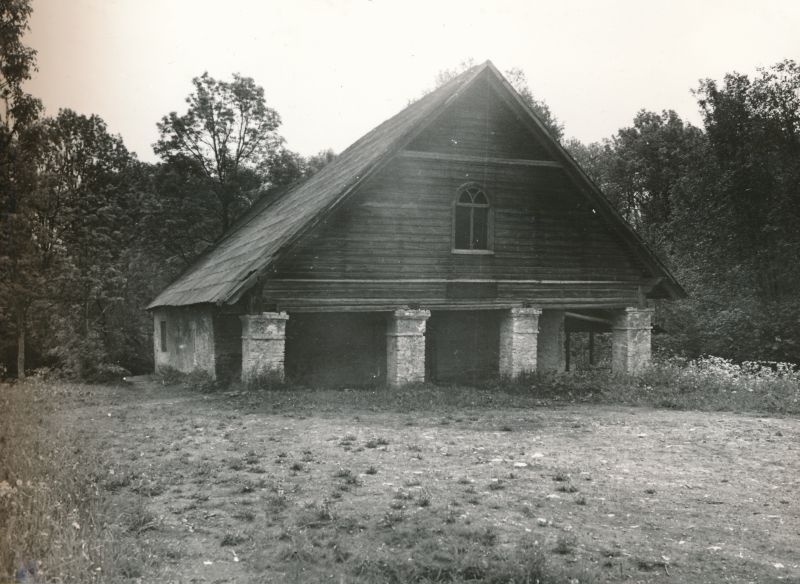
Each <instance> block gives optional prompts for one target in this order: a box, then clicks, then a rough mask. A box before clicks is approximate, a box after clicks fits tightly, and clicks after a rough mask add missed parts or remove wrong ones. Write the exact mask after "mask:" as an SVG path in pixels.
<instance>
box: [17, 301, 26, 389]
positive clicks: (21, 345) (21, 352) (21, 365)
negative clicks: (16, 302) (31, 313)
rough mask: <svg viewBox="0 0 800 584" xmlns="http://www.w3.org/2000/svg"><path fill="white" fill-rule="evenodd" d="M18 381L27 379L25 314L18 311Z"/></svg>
mask: <svg viewBox="0 0 800 584" xmlns="http://www.w3.org/2000/svg"><path fill="white" fill-rule="evenodd" d="M17 379H19V380H23V379H25V312H24V311H23V310H22V309H18V310H17Z"/></svg>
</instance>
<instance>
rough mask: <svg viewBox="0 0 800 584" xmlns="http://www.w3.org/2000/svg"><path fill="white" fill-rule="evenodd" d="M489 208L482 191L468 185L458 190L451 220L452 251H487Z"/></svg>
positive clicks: (489, 220)
mask: <svg viewBox="0 0 800 584" xmlns="http://www.w3.org/2000/svg"><path fill="white" fill-rule="evenodd" d="M490 227H491V206H490V205H489V199H488V197H487V196H486V193H485V192H484V191H483V189H482V188H481V187H480V186H478V185H477V184H474V183H468V184H466V185H463V186H461V187H460V188H459V189H458V197H457V198H456V202H455V210H454V218H453V249H454V250H458V251H488V250H489V231H490Z"/></svg>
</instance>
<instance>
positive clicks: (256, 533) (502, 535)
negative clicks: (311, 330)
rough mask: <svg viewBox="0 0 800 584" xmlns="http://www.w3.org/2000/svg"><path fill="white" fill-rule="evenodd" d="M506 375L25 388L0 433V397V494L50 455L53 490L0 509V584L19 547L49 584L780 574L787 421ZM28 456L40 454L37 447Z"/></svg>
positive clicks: (799, 545)
mask: <svg viewBox="0 0 800 584" xmlns="http://www.w3.org/2000/svg"><path fill="white" fill-rule="evenodd" d="M578 381H580V378H579V379H578ZM526 383H529V384H535V385H531V386H528V387H523V386H518V385H517V386H513V387H512V386H507V387H502V388H501V387H491V388H479V389H469V388H456V387H449V388H448V387H441V388H434V387H429V386H418V387H411V388H405V389H403V390H400V391H394V390H364V391H353V390H349V391H345V390H340V391H337V390H311V389H303V388H298V389H296V390H289V389H287V388H285V387H281V388H280V391H247V390H246V388H235V389H234V390H233V391H227V392H224V391H216V392H212V393H202V392H198V391H196V390H193V389H189V388H187V387H183V386H181V385H173V386H165V385H161V384H158V383H152V384H140V385H137V386H135V387H133V388H131V387H129V388H121V387H104V386H93V387H87V386H49V387H41V388H40V389H39V390H38V391H40V393H39V394H37V395H40V397H41V399H42V400H44V404H43V405H47V403H50V402H51V401H52V399H51V398H50V396H53V395H55V396H57V397H58V401H57V403H58V406H59V407H58V408H57V409H55V408H52V407H49V406H48V407H42V404H40V402H31V407H30V411H29V412H28V413H26V414H25V415H24V416H23V417H22V419H24V420H27V421H28V425H27V426H26V427H25V428H17V429H16V430H13V432H10V431H8V430H7V429H6V426H5V419H4V418H3V416H4V415H5V411H6V410H5V409H3V410H0V422H2V424H0V432H2V436H3V439H4V440H13V443H14V444H25V445H26V447H25V448H20V449H16V452H19V453H22V452H24V453H25V454H15V455H14V456H15V457H17V458H18V460H16V461H10V462H9V461H6V460H2V461H0V462H2V464H3V466H2V467H0V468H9V469H15V468H21V469H22V471H24V473H31V474H23V472H22V471H20V470H11V471H3V470H0V472H8V473H9V474H8V478H5V477H0V481H2V480H6V482H7V483H8V489H10V488H14V489H17V490H15V491H14V492H13V493H12V494H11V495H4V494H3V492H4V491H0V505H5V502H6V499H9V500H12V499H11V497H13V500H15V501H16V500H17V499H18V498H20V493H21V490H20V488H19V487H14V486H13V485H16V479H17V478H18V476H19V477H20V478H22V480H23V487H24V488H26V489H27V488H28V487H27V486H26V482H25V481H26V480H27V476H31V484H32V485H34V484H38V483H37V481H34V478H33V477H34V474H32V473H34V472H37V473H40V474H38V475H36V476H37V477H41V478H40V479H38V480H39V482H41V480H45V479H46V481H50V482H55V481H56V478H55V477H57V476H59V475H58V472H59V470H58V469H59V468H60V469H62V471H63V474H64V477H63V479H58V480H59V481H72V483H69V482H62V483H58V484H59V487H60V490H59V492H58V496H59V497H62V499H59V500H58V502H57V503H58V504H55V503H56V501H55V500H54V502H53V503H54V504H51V505H50V506H49V507H48V506H45V508H46V509H49V511H44V512H43V513H42V514H40V515H39V519H37V520H36V521H37V522H38V523H37V522H35V521H33V520H30V521H29V520H27V519H26V520H25V521H29V523H28V525H29V527H28V528H27V533H28V535H27V536H19V535H18V534H17V533H16V529H11V528H5V526H6V525H8V520H9V518H10V519H11V520H12V521H13V522H15V523H14V525H16V526H20V525H22V523H21V522H22V519H21V518H22V517H28V516H30V517H33V514H34V509H33V508H32V507H31V506H30V505H29V506H27V507H25V509H26V510H25V511H24V513H23V512H22V510H18V509H16V508H14V509H11V508H10V507H9V506H4V507H0V509H3V510H4V512H5V513H6V515H5V516H2V517H1V518H2V519H4V520H6V522H4V523H0V530H3V531H0V536H2V538H3V539H2V540H0V543H1V544H2V545H0V557H2V560H3V564H2V565H0V580H2V578H3V577H4V576H7V577H13V573H14V571H15V570H16V569H17V568H18V563H19V561H20V560H22V561H28V560H29V559H30V560H34V561H38V562H41V566H42V568H43V573H44V570H45V569H46V570H49V572H48V573H49V574H55V573H54V572H53V571H52V570H53V568H52V567H53V566H56V565H60V564H63V566H65V567H64V568H61V569H62V570H74V572H70V574H67V573H66V572H64V574H65V576H64V578H63V581H65V582H70V581H73V582H101V581H102V582H116V581H120V582H134V581H136V580H140V581H145V582H147V581H163V582H169V581H211V582H213V581H220V582H222V581H234V580H235V581H237V582H242V583H249V582H253V583H256V582H319V581H334V582H338V581H343V582H354V583H357V584H361V583H371V582H398V583H399V582H498V583H499V582H537V581H538V582H540V583H541V584H550V583H555V582H559V583H561V582H574V581H576V580H577V581H578V582H628V581H635V582H660V581H666V579H668V578H672V581H687V582H709V583H712V584H716V583H721V582H731V581H759V582H762V581H776V580H778V579H783V580H787V581H791V580H792V579H797V578H799V577H800V557H798V554H797V551H796V550H797V549H800V534H798V533H797V530H796V526H795V523H794V522H793V518H794V517H797V516H798V515H800V483H798V481H797V478H796V477H797V476H800V459H798V457H797V456H796V445H797V444H798V443H800V422H798V421H797V420H796V419H791V418H764V417H754V416H749V415H747V416H742V415H735V414H729V413H713V414H707V413H700V412H679V411H675V410H674V409H662V410H652V409H645V408H626V407H608V406H605V405H585V404H570V403H568V402H569V401H570V400H571V399H572V400H575V401H580V400H583V399H585V398H586V396H594V397H591V399H592V400H594V401H602V399H604V398H602V392H601V396H600V397H597V396H596V395H595V394H596V393H597V392H594V391H592V392H584V393H581V394H579V393H578V391H577V390H565V389H564V386H563V385H559V383H561V381H558V380H556V379H555V378H553V379H549V380H547V379H544V378H541V379H540V378H530V379H528V380H527V381H526ZM545 383H550V385H549V386H547V387H545V386H544V384H545ZM631 383H633V382H631ZM637 383H638V382H637ZM14 391H18V392H20V393H18V394H16V395H17V397H21V398H27V397H28V396H29V395H30V394H28V393H25V392H27V391H29V390H28V389H27V385H22V386H16V387H11V388H9V389H8V390H6V386H3V388H2V391H0V399H2V400H8V396H10V395H11V394H10V393H8V392H14ZM559 391H561V392H562V394H561V395H560V396H559V395H557V392H559ZM569 391H572V394H570V393H569ZM570 395H571V396H572V397H570ZM579 395H580V396H582V397H580V399H579V398H578V396H579ZM554 396H556V397H558V401H557V403H556V404H555V405H552V404H553V403H554V401H555V397H554ZM23 402H25V400H24V399H23ZM25 403H27V402H25ZM0 406H6V403H5V401H4V402H3V403H2V404H0ZM15 407H18V406H15ZM109 414H110V416H109ZM123 414H124V416H123ZM123 418H124V420H123ZM40 420H42V421H44V423H40ZM443 420H444V421H446V422H447V423H443ZM409 421H413V423H411V424H409ZM40 429H41V430H40ZM38 432H42V434H41V436H38V438H37V436H35V435H34V434H37V433H38ZM37 435H38V434H37ZM54 437H57V439H56V440H53V438H54ZM7 443H9V442H2V443H0V446H5V444H7ZM37 444H38V446H35V445H37ZM71 445H80V446H79V450H80V451H79V452H77V453H76V452H72V451H71V450H74V449H75V446H71ZM48 449H50V450H53V451H54V452H55V454H51V455H47V456H56V457H57V460H58V461H59V464H57V465H52V466H50V465H45V464H44V463H42V461H40V460H39V459H38V455H39V454H42V456H45V454H44V452H47V451H48ZM7 452H8V449H5V448H0V453H2V454H1V455H0V456H5V457H7V456H8V455H7ZM47 456H45V458H47ZM27 460H30V461H32V463H33V464H28V463H27V462H26V461H27ZM26 464H28V466H29V467H30V466H41V469H40V470H35V471H34V470H33V469H30V468H28V469H27V470H26V468H24V467H25V465H26ZM14 465H16V466H14ZM263 467H266V468H267V470H266V471H265V470H264V468H263ZM254 469H261V472H260V473H257V474H254ZM112 471H113V473H112ZM10 473H15V474H10ZM54 473H55V474H54ZM2 484H3V483H2V482H0V485H2ZM71 485H72V486H71ZM26 493H28V491H26ZM66 493H72V494H71V495H69V497H70V498H68V499H64V498H63V497H67V494H66ZM26 496H27V495H26ZM50 496H56V493H55V492H50ZM76 508H77V509H78V511H77V515H76V517H79V518H78V519H77V522H78V523H80V525H81V529H80V530H76V529H75V528H73V527H71V525H70V523H71V520H72V519H71V515H70V514H71V513H72V510H73V509H76ZM9 512H11V513H13V515H8V513H9ZM45 513H49V514H50V515H52V520H53V521H55V520H58V521H60V522H61V525H62V527H61V528H60V529H61V531H58V530H57V529H56V528H53V534H55V536H56V538H57V539H56V540H55V541H57V542H59V545H58V546H55V545H53V543H52V540H51V539H50V536H49V535H48V538H47V539H45V538H43V536H37V535H36V533H37V532H38V530H39V529H40V526H41V525H45V523H43V522H44V521H45V515H44V514H45ZM59 514H60V515H59ZM50 515H48V517H50ZM49 520H51V519H48V521H49ZM84 524H85V525H86V527H84ZM46 525H48V528H49V525H50V524H46ZM84 530H85V531H84ZM24 531H25V530H23V532H24ZM59 534H61V535H59ZM37 537H38V538H39V539H38V540H37V539H36V538H37ZM70 537H72V538H73V540H74V541H73V542H72V543H70V540H69V538H70ZM26 538H28V539H33V540H36V541H38V544H37V545H39V547H36V545H28V544H27V543H26V542H27V541H28V539H26ZM45 544H46V545H45ZM70 546H72V547H70ZM5 550H10V552H6V551H5ZM83 551H86V555H87V556H88V557H89V558H90V560H89V561H88V562H87V561H86V560H84V559H82V558H83V556H82V553H83ZM2 554H5V555H2ZM17 556H19V558H18V557H17ZM73 556H74V558H75V559H77V561H75V559H69V558H72V557H73ZM69 562H72V563H69ZM81 566H82V567H81ZM98 567H100V568H101V570H100V571H99V572H98V571H97V570H96V568H98ZM71 574H74V575H71ZM50 580H56V578H50V579H48V580H47V581H50Z"/></svg>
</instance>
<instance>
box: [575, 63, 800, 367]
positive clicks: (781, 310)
mask: <svg viewBox="0 0 800 584" xmlns="http://www.w3.org/2000/svg"><path fill="white" fill-rule="evenodd" d="M695 95H696V97H697V99H698V104H699V106H700V109H701V113H702V115H703V125H704V130H701V129H699V128H695V127H693V126H691V125H690V124H686V123H684V122H683V121H682V120H681V119H680V118H679V117H678V116H677V114H675V113H674V112H671V111H668V112H662V113H661V114H656V113H653V112H646V111H642V112H639V113H638V114H637V116H636V118H635V119H634V124H633V126H632V127H629V128H623V129H621V130H620V131H619V132H617V134H615V135H614V136H613V137H612V138H611V139H609V140H606V141H604V142H603V143H602V144H592V145H590V146H583V145H581V144H578V143H575V142H572V143H570V144H569V148H570V150H571V152H572V154H573V156H574V157H575V158H576V159H577V160H578V161H579V162H581V163H582V164H583V166H584V168H585V169H586V170H587V172H588V173H589V174H590V176H591V177H592V178H593V179H594V180H595V182H597V183H598V185H600V186H601V188H602V189H603V190H604V192H605V193H606V194H607V196H608V197H609V198H610V199H611V201H612V202H613V203H614V204H615V205H616V206H617V208H618V209H619V211H620V213H621V214H622V215H623V216H624V217H626V218H627V219H628V221H629V222H630V223H631V224H632V225H633V226H634V227H635V228H636V229H637V230H638V231H639V233H640V234H641V235H642V236H643V237H644V238H645V240H646V241H648V242H649V243H650V244H651V246H653V247H654V248H655V249H656V250H657V251H658V252H660V253H661V254H662V256H664V257H665V258H666V260H667V262H668V264H670V266H671V267H672V269H673V270H674V272H675V273H676V275H677V277H678V280H679V281H680V282H681V283H682V284H683V285H684V287H685V288H686V290H687V291H688V293H689V299H687V300H684V301H681V302H677V303H670V304H668V305H664V306H662V307H660V309H659V315H658V320H659V324H660V326H661V327H662V328H665V329H666V330H667V331H668V332H669V333H670V335H669V336H668V338H667V339H665V340H664V341H662V346H663V348H665V349H667V350H669V351H672V352H678V353H682V354H685V355H688V356H694V357H696V356H699V355H701V354H704V353H705V354H709V353H710V354H717V355H722V356H725V357H730V358H735V359H738V360H747V359H771V360H790V361H794V362H798V361H800V326H798V325H800V301H799V300H798V299H797V294H796V292H795V291H796V290H797V288H798V285H800V265H798V263H797V258H798V257H800V230H798V229H797V224H798V220H800V198H799V197H800V67H798V65H797V64H796V63H795V62H793V61H784V62H781V63H778V64H776V65H775V66H773V67H770V68H766V69H761V70H759V73H758V75H757V76H756V77H755V78H754V79H750V78H749V77H747V76H745V75H741V74H738V73H732V74H729V75H726V76H725V79H724V80H723V82H722V83H721V84H720V83H718V82H717V81H714V80H710V79H707V80H704V81H702V82H701V83H700V85H699V87H698V89H697V90H696V91H695Z"/></svg>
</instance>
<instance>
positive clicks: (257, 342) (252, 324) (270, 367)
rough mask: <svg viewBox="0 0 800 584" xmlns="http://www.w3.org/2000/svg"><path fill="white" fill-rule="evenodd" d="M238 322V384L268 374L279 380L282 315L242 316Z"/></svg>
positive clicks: (283, 337)
mask: <svg viewBox="0 0 800 584" xmlns="http://www.w3.org/2000/svg"><path fill="white" fill-rule="evenodd" d="M239 318H240V319H241V321H242V381H245V382H247V381H250V380H251V379H253V378H254V377H256V376H257V375H259V374H272V375H276V376H277V377H279V378H280V379H283V375H284V369H283V363H284V351H285V344H286V321H287V320H289V315H288V314H286V313H285V312H262V313H261V314H245V315H243V316H241V317H239Z"/></svg>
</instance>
